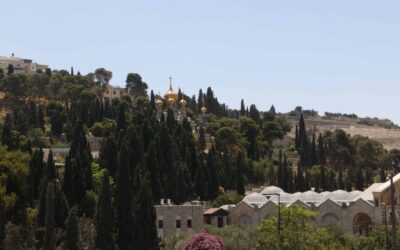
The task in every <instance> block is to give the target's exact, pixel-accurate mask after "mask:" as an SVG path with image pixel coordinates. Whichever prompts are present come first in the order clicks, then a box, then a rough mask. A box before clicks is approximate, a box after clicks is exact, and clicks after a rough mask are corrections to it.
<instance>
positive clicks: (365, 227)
mask: <svg viewBox="0 0 400 250" xmlns="http://www.w3.org/2000/svg"><path fill="white" fill-rule="evenodd" d="M393 182H394V186H395V190H396V191H395V195H396V199H397V200H399V198H400V174H397V175H396V176H395V177H394V178H393ZM278 204H281V205H283V206H286V207H291V206H293V205H298V206H304V207H306V208H308V209H310V210H313V211H316V212H318V217H317V221H318V222H320V223H323V224H332V223H335V224H336V225H338V226H339V227H340V228H341V229H342V230H343V232H344V233H346V234H366V233H367V232H368V231H369V230H370V228H371V227H372V226H379V225H384V224H385V223H387V222H389V221H390V217H391V215H392V213H391V208H390V204H391V203H390V182H389V181H387V182H385V183H374V184H372V185H371V186H370V187H368V188H367V189H366V190H364V191H363V192H361V191H358V190H356V191H351V192H347V191H344V190H336V191H333V192H322V193H318V192H315V191H312V190H310V191H306V192H297V193H294V194H290V193H286V192H284V191H283V190H282V189H280V188H278V187H275V186H270V187H266V188H264V189H262V190H261V191H259V192H252V193H250V194H248V195H247V196H245V197H244V198H243V200H242V201H241V202H239V203H238V204H233V205H226V206H223V207H221V208H223V209H225V210H226V211H227V212H228V213H229V215H228V222H229V224H231V225H238V226H239V225H240V226H245V227H249V228H252V229H255V228H256V227H257V226H258V225H259V224H260V223H261V221H262V220H264V219H265V218H268V216H270V215H273V214H275V215H276V214H277V212H278ZM385 211H386V212H385ZM385 214H386V216H385ZM395 216H396V218H397V221H399V218H400V206H398V205H397V204H396V214H395Z"/></svg>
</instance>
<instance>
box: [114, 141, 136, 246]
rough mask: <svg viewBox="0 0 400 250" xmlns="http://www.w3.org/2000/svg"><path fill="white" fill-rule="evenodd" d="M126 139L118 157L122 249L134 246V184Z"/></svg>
mask: <svg viewBox="0 0 400 250" xmlns="http://www.w3.org/2000/svg"><path fill="white" fill-rule="evenodd" d="M127 147H128V146H127V145H126V141H124V142H123V144H122V145H121V150H120V152H119V157H118V173H117V183H116V190H115V204H116V229H117V244H118V248H119V249H120V250H130V249H133V248H134V242H133V235H132V230H133V228H132V227H133V214H132V206H131V204H132V185H131V179H130V176H131V173H130V168H129V165H128V164H129V159H128V153H129V151H128V148H127Z"/></svg>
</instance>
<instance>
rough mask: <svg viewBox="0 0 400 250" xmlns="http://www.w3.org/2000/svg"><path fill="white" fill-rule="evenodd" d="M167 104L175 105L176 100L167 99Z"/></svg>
mask: <svg viewBox="0 0 400 250" xmlns="http://www.w3.org/2000/svg"><path fill="white" fill-rule="evenodd" d="M167 102H168V103H169V104H174V103H175V102H176V98H173V97H169V98H168V99H167Z"/></svg>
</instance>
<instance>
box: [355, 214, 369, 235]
mask: <svg viewBox="0 0 400 250" xmlns="http://www.w3.org/2000/svg"><path fill="white" fill-rule="evenodd" d="M371 225H372V220H371V217H369V215H368V214H366V213H358V214H356V216H354V219H353V233H354V234H360V235H367V234H368V231H369V229H370V227H371Z"/></svg>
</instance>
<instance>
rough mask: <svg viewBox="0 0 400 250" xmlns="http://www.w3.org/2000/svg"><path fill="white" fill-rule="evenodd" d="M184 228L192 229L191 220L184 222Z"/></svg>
mask: <svg viewBox="0 0 400 250" xmlns="http://www.w3.org/2000/svg"><path fill="white" fill-rule="evenodd" d="M186 226H187V228H192V220H191V219H188V220H187V221H186Z"/></svg>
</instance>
